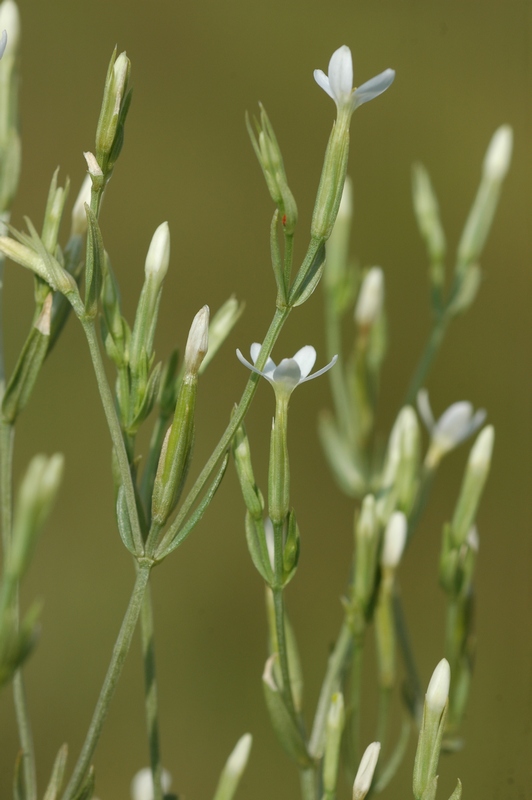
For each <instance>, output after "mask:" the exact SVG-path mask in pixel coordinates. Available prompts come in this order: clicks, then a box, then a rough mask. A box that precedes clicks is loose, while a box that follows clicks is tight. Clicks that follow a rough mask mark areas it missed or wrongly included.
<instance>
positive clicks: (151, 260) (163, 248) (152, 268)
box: [144, 222, 170, 285]
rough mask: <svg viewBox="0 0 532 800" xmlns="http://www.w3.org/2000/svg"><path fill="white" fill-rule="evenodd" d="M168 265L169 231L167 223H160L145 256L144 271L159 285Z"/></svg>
mask: <svg viewBox="0 0 532 800" xmlns="http://www.w3.org/2000/svg"><path fill="white" fill-rule="evenodd" d="M169 263H170V230H169V228H168V223H167V222H162V223H161V224H160V225H159V227H158V228H157V230H156V231H155V233H154V234H153V237H152V240H151V242H150V247H149V249H148V255H147V256H146V264H145V267H144V271H145V273H146V277H151V278H153V279H154V280H155V281H157V282H158V283H159V285H160V284H161V283H162V282H163V280H164V278H165V276H166V273H167V271H168V264H169Z"/></svg>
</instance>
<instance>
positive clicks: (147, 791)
mask: <svg viewBox="0 0 532 800" xmlns="http://www.w3.org/2000/svg"><path fill="white" fill-rule="evenodd" d="M161 784H162V788H163V792H164V793H165V794H166V793H167V792H169V791H170V787H171V785H172V776H171V775H170V773H169V772H167V770H165V769H163V771H162V775H161ZM154 794H155V792H154V788H153V776H152V772H151V769H150V768H149V767H145V768H144V769H141V770H140V771H139V772H137V774H136V775H135V777H134V778H133V780H132V781H131V800H153V798H154Z"/></svg>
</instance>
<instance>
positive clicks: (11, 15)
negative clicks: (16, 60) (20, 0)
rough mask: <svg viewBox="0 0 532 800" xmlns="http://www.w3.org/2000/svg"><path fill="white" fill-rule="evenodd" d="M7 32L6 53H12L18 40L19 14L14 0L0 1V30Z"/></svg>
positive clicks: (16, 46) (16, 47)
mask: <svg viewBox="0 0 532 800" xmlns="http://www.w3.org/2000/svg"><path fill="white" fill-rule="evenodd" d="M4 30H5V32H6V34H7V43H6V45H5V53H6V55H10V54H14V53H15V52H16V50H17V49H18V45H19V41H20V14H19V10H18V6H17V4H16V3H15V0H4V2H3V3H0V31H4Z"/></svg>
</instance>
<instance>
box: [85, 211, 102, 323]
mask: <svg viewBox="0 0 532 800" xmlns="http://www.w3.org/2000/svg"><path fill="white" fill-rule="evenodd" d="M85 213H86V215H87V255H86V262H85V314H86V315H87V317H89V318H90V319H94V317H95V316H96V314H97V313H98V300H99V298H100V292H101V289H102V276H103V273H104V270H105V249H104V246H103V239H102V233H101V231H100V226H99V225H98V220H97V219H96V216H95V215H94V213H93V212H92V211H91V209H90V206H88V205H87V203H85Z"/></svg>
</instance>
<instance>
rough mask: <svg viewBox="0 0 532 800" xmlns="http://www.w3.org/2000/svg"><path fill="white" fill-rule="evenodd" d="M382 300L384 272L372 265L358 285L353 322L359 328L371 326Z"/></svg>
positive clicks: (378, 313) (377, 315)
mask: <svg viewBox="0 0 532 800" xmlns="http://www.w3.org/2000/svg"><path fill="white" fill-rule="evenodd" d="M383 300H384V273H383V271H382V269H381V268H380V267H372V268H371V269H370V270H369V271H368V272H367V274H366V276H365V278H364V280H363V281H362V286H361V287H360V292H359V295H358V300H357V304H356V306H355V322H356V323H357V325H358V326H359V327H360V328H371V326H372V325H373V324H374V322H376V320H377V319H378V317H379V315H380V313H381V311H382V304H383Z"/></svg>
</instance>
